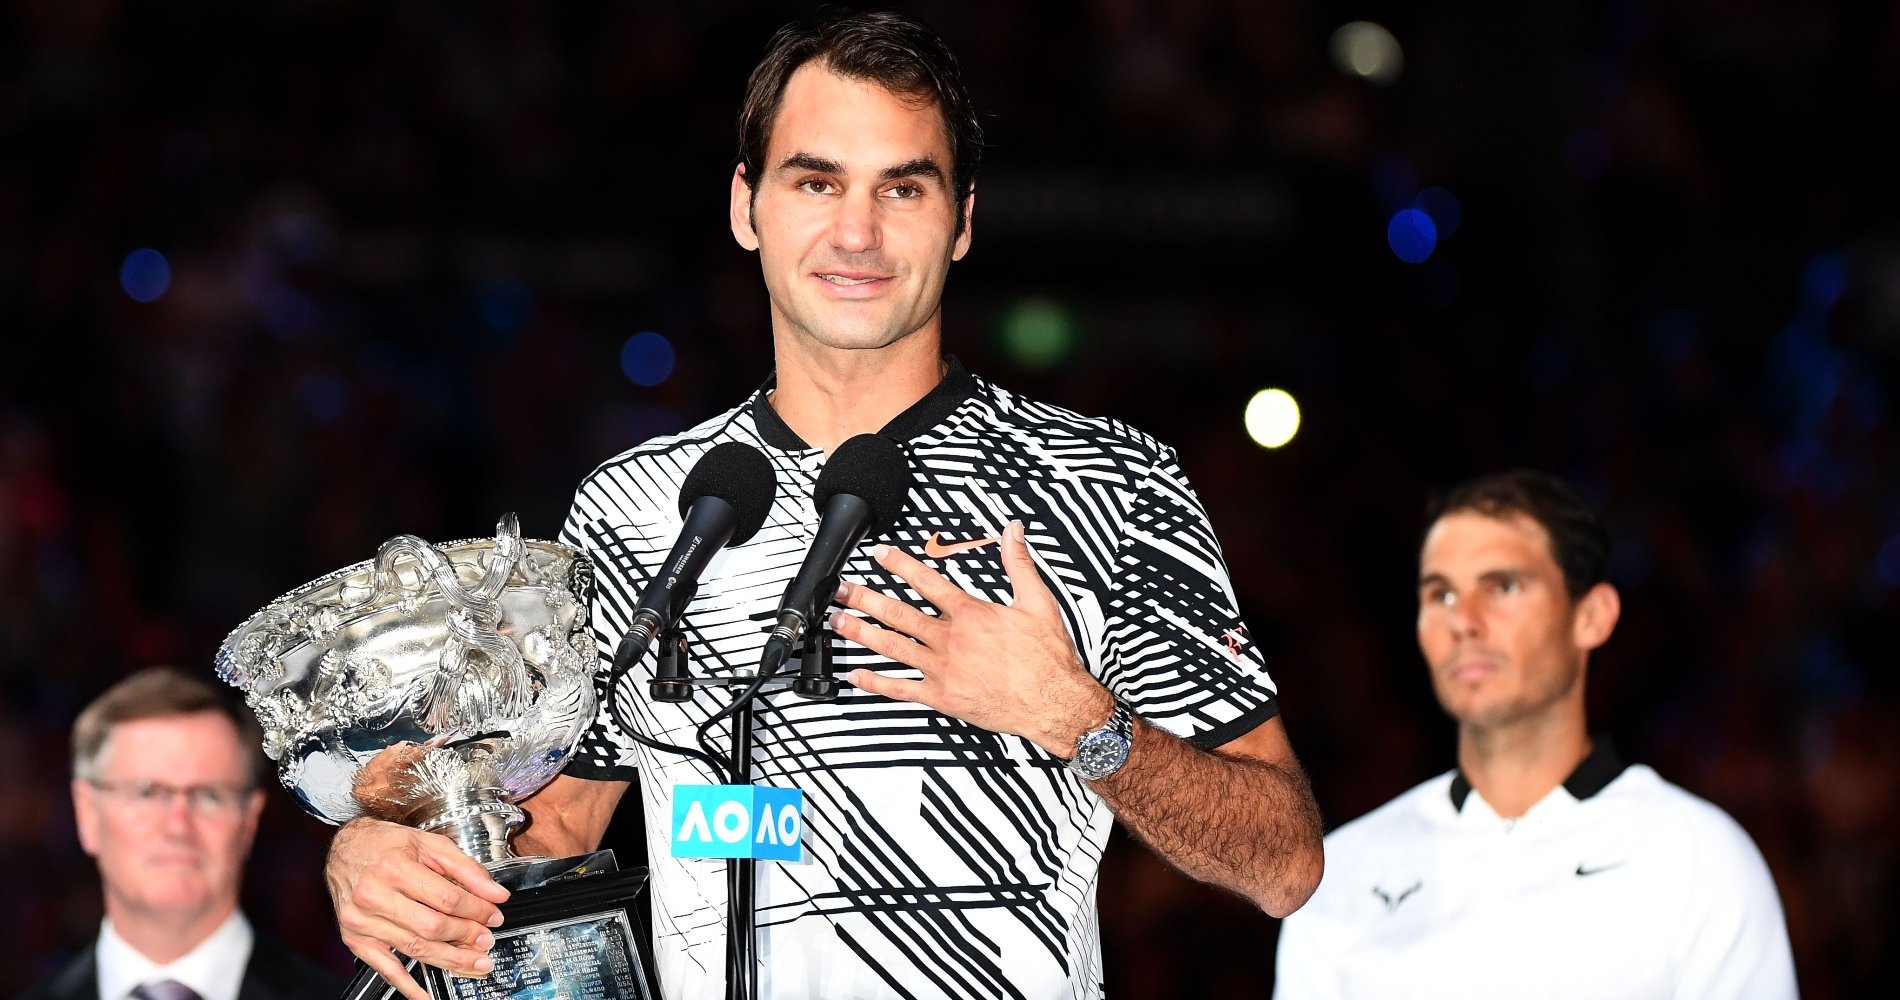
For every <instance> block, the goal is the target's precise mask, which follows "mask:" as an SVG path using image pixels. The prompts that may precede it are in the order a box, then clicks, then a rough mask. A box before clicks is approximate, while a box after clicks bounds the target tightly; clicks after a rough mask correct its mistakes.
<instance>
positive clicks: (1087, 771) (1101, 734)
mask: <svg viewBox="0 0 1900 1000" xmlns="http://www.w3.org/2000/svg"><path fill="white" fill-rule="evenodd" d="M1127 759H1128V740H1127V739H1126V738H1125V737H1123V736H1122V735H1121V734H1120V733H1116V732H1111V731H1109V730H1097V731H1095V732H1093V733H1090V734H1088V735H1087V736H1085V737H1083V738H1082V740H1081V742H1080V743H1079V744H1077V746H1076V748H1075V759H1074V760H1073V761H1071V762H1070V763H1069V766H1070V767H1072V768H1074V769H1075V771H1076V773H1077V774H1080V775H1081V776H1082V777H1084V778H1087V779H1088V780H1090V781H1099V780H1101V779H1102V778H1106V777H1108V776H1109V775H1111V774H1114V773H1115V772H1116V771H1117V770H1119V769H1120V768H1121V766H1122V761H1124V760H1127Z"/></svg>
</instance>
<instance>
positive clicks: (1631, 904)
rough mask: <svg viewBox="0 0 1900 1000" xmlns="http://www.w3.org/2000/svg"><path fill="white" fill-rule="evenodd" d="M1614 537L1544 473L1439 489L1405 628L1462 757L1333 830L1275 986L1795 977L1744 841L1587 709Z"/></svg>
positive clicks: (1295, 918)
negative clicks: (1622, 748)
mask: <svg viewBox="0 0 1900 1000" xmlns="http://www.w3.org/2000/svg"><path fill="white" fill-rule="evenodd" d="M1609 549H1610V537H1609V534H1608V532H1607V531H1605V530H1604V528H1603V526H1602V525H1601V523H1599V522H1598V520H1597V518H1596V517H1595V516H1594V515H1593V514H1592V513H1591V512H1590V511H1589V510H1588V509H1587V508H1585V507H1584V506H1583V504H1582V503H1581V502H1580V501H1579V500H1578V499H1577V497H1576V495H1575V493H1573V492H1572V491H1571V490H1570V488H1569V487H1568V486H1566V485H1565V484H1564V483H1563V482H1562V481H1560V480H1558V479H1556V478H1555V477H1552V476H1548V475H1544V474H1541V473H1535V472H1513V473H1506V474H1503V475H1499V476H1493V477H1490V478H1487V479H1481V480H1478V481H1476V482H1472V483H1469V484H1466V485H1464V486H1461V487H1459V488H1458V489H1456V490H1454V491H1453V492H1452V493H1451V494H1449V495H1448V496H1447V497H1446V498H1445V499H1444V500H1443V501H1442V502H1441V503H1440V504H1439V505H1438V510H1437V513H1436V516H1435V517H1434V519H1433V521H1432V524H1431V527H1430V529H1429V530H1428V531H1427V533H1426V535H1425V540H1424V545H1423V549H1422V551H1421V552H1420V555H1419V582H1418V588H1419V589H1418V596H1419V603H1418V607H1419V612H1418V640H1419V648H1420V649H1421V650H1422V651H1423V652H1424V654H1425V660H1426V663H1427V665H1428V666H1429V668H1430V671H1431V679H1432V686H1433V688H1434V690H1435V692H1436V693H1437V696H1438V701H1439V704H1441V705H1442V706H1444V709H1445V711H1446V713H1447V714H1449V715H1450V716H1451V717H1452V718H1453V719H1455V720H1456V721H1457V723H1458V768H1457V770H1455V771H1452V772H1449V773H1447V774H1442V775H1440V776H1438V777H1436V778H1433V779H1432V780H1430V781H1427V782H1425V783H1424V784H1422V785H1419V786H1418V787H1416V788H1414V789H1412V790H1411V791H1408V792H1406V793H1405V794H1403V795H1400V796H1399V797H1398V798H1396V799H1394V800H1392V801H1391V802H1388V803H1386V804H1385V805H1384V806H1381V807H1380V808H1378V809H1376V810H1374V811H1373V812H1371V813H1370V814H1368V815H1366V816H1364V817H1362V818H1360V819H1358V820H1355V821H1354V822H1352V823H1348V824H1346V825H1345V826H1343V827H1341V828H1339V829H1338V830H1336V831H1334V832H1333V833H1332V834H1331V835H1330V836H1328V837H1327V838H1326V874H1325V877H1324V878H1323V879H1322V880H1321V883H1320V887H1319V890H1318V892H1316V893H1315V894H1314V896H1313V898H1312V900H1311V901H1310V902H1308V903H1307V905H1306V907H1305V908H1304V909H1302V910H1300V911H1299V912H1297V913H1295V914H1293V915H1292V916H1290V917H1288V918H1287V920H1286V923H1285V924H1284V926H1283V928H1282V930H1281V934H1280V951H1279V968H1278V977H1277V981H1276V988H1275V993H1274V995H1275V996H1276V997H1278V998H1281V1000H1309V998H1343V997H1396V996H1404V997H1412V998H1422V997H1459V998H1470V997H1530V996H1535V997H1545V998H1552V997H1577V998H1584V997H1619V998H1636V997H1658V998H1665V997H1667V998H1685V1000H1686V998H1726V997H1763V998H1784V997H1793V996H1795V993H1796V990H1795V979H1794V963H1793V959H1792V957H1791V954H1790V951H1789V947H1788V934H1787V928H1786V926H1785V924H1784V923H1783V920H1782V913H1781V903H1780V900H1779V898H1778V897H1777V895H1776V893H1775V885H1774V881H1773V880H1772V879H1771V878H1770V876H1769V873H1768V868H1767V866H1766V865H1765V864H1763V862H1762V858H1761V854H1760V852H1758V851H1757V850H1756V849H1755V845H1754V842H1753V841H1751V840H1750V839H1749V837H1748V835H1747V834H1746V833H1745V832H1743V830H1742V828H1741V827H1740V826H1739V825H1737V824H1736V823H1735V821H1734V820H1732V819H1730V818H1729V817H1728V815H1727V814H1725V813H1723V812H1722V811H1721V810H1720V809H1718V808H1716V807H1715V806H1713V805H1711V804H1709V803H1708V802H1705V801H1703V800H1702V799H1699V798H1697V797H1695V796H1694V795H1691V794H1689V793H1688V792H1686V791H1683V790H1682V789H1680V788H1677V787H1676V786H1674V785H1672V784H1670V783H1668V782H1667V781H1664V780H1663V779H1662V778H1661V777H1659V776H1658V775H1657V774H1656V772H1655V771H1652V770H1650V769H1649V768H1647V767H1644V766H1641V765H1626V764H1624V763H1623V762H1622V761H1621V760H1619V759H1618V758H1617V756H1616V752H1615V750H1614V749H1612V748H1611V747H1610V746H1609V744H1608V742H1607V741H1605V740H1603V739H1600V738H1599V739H1595V740H1593V739H1592V738H1591V736H1590V733H1589V730H1588V729H1587V728H1586V725H1585V720H1584V679H1585V675H1586V672H1587V666H1588V663H1589V659H1590V654H1591V652H1593V651H1594V650H1596V648H1597V647H1598V646H1601V645H1602V644H1603V643H1604V641H1605V640H1607V639H1609V637H1610V633H1611V632H1612V631H1613V630H1614V629H1615V627H1616V622H1617V617H1618V614H1619V612H1620V610H1621V604H1620V599H1619V597H1618V595H1617V592H1616V588H1614V587H1612V586H1611V585H1610V584H1609V583H1608V582H1606V580H1605V571H1606V568H1607V565H1608V562H1609Z"/></svg>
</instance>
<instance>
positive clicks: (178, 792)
mask: <svg viewBox="0 0 1900 1000" xmlns="http://www.w3.org/2000/svg"><path fill="white" fill-rule="evenodd" d="M72 743H73V784H72V789H73V818H74V821H75V825H76V826H77V827H78V831H79V841H80V843H81V845H83V846H84V847H85V849H86V853H87V854H90V855H92V857H93V859H94V860H96V861H97V862H98V864H99V882H100V886H101V887H102V888H103V890H104V893H105V919H104V920H103V921H102V922H101V923H100V927H99V937H98V939H97V940H96V941H95V942H94V943H93V944H92V946H91V947H88V948H86V949H85V950H84V951H83V952H81V953H80V954H79V956H78V957H76V958H75V959H74V960H73V961H72V962H70V963H69V964H68V965H67V966H66V967H65V968H63V969H61V970H60V971H58V972H57V973H55V974H54V975H53V976H52V977H51V978H49V979H47V980H45V981H44V982H42V983H40V984H39V985H38V986H36V987H34V988H33V989H31V990H28V991H27V992H26V993H25V994H23V996H22V1000H128V998H129V1000H334V998H335V997H336V996H338V995H339V994H340V993H342V991H343V980H342V979H341V978H340V977H339V976H337V975H336V974H335V973H333V972H331V971H330V970H328V969H325V968H323V967H321V966H319V965H316V964H315V963H313V962H310V961H308V960H306V959H304V958H301V957H299V956H297V955H295V954H293V953H291V952H289V951H287V950H285V949H284V948H283V947H282V946H281V945H277V944H274V943H272V942H270V941H268V940H266V939H264V938H261V937H259V936H257V935H256V934H255V933H254V932H253V931H252V929H251V925H250V922H249V921H248V920H246V919H245V917H244V914H243V912H242V911H240V910H239V909H238V889H239V885H240V883H241V881H242V875H243V868H244V859H245V857H246V856H247V855H248V854H249V853H250V849H251V838H252V837H253V836H254V835H255V834H256V832H257V819H258V815H259V814H260V813H261V812H262V811H263V809H264V793H263V791H261V790H260V789H259V787H258V785H259V779H260V777H261V774H260V772H261V770H262V764H261V761H260V755H259V753H258V746H259V739H258V736H257V732H256V723H254V722H253V721H252V720H250V719H249V718H247V717H246V716H245V715H243V714H242V713H241V712H240V711H239V710H238V709H237V708H235V707H234V706H233V705H232V704H231V703H230V702H228V701H226V700H225V697H224V694H223V692H221V691H220V690H219V689H218V688H216V687H214V686H212V685H211V684H210V683H208V682H206V681H202V680H198V679H197V678H194V677H190V676H188V675H186V674H183V673H181V672H179V671H177V670H173V669H170V668H164V667H158V668H152V669H149V670H144V671H141V672H139V673H137V674H134V675H132V676H131V677H128V678H126V679H125V680H123V681H121V682H119V683H118V684H116V685H114V686H113V687H112V688H111V689H110V690H108V691H107V692H106V693H105V694H103V695H100V696H99V697H98V698H97V699H96V700H94V701H93V702H92V704H90V705H87V706H86V708H85V710H84V711H83V712H81V713H80V714H79V719H78V721H77V722H76V723H75V724H74V726H73V735H72Z"/></svg>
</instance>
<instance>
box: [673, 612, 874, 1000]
mask: <svg viewBox="0 0 1900 1000" xmlns="http://www.w3.org/2000/svg"><path fill="white" fill-rule="evenodd" d="M836 589H837V585H836V584H835V583H834V584H833V585H832V587H831V590H836ZM827 592H828V591H827ZM679 620H680V619H679V616H677V615H676V616H674V619H673V621H674V624H671V625H668V626H667V627H666V629H665V630H664V631H662V632H661V633H660V642H659V653H660V664H659V669H658V670H656V680H654V681H653V682H651V683H652V684H653V685H654V687H653V691H652V694H653V696H654V697H655V699H656V700H660V701H686V700H688V699H689V698H690V697H691V694H690V691H691V689H692V688H700V687H723V688H727V689H729V690H733V691H737V692H739V697H740V698H741V699H742V701H741V703H740V704H739V705H738V707H737V708H736V709H733V714H732V756H731V757H730V758H728V759H727V776H726V777H727V782H728V783H729V784H734V785H749V784H751V783H752V736H753V726H754V725H755V724H756V721H757V711H756V708H755V706H756V705H757V704H758V701H759V699H761V698H764V697H765V696H766V695H768V694H773V693H776V692H778V691H783V690H785V689H786V688H792V689H793V690H794V692H795V693H796V694H797V695H798V696H799V697H801V698H805V699H808V700H812V701H833V700H835V699H836V698H837V697H838V682H837V680H836V679H834V678H833V677H832V676H831V669H832V667H831V640H830V638H829V633H828V632H827V631H826V629H825V627H824V625H823V623H822V622H819V623H814V624H813V625H812V626H811V627H810V628H809V629H807V630H806V632H805V642H804V646H803V647H802V649H801V650H800V655H799V672H798V677H797V678H796V679H792V678H786V677H779V676H774V675H775V674H776V672H777V670H778V669H779V668H780V667H782V666H783V664H782V663H780V664H775V665H773V666H772V667H771V668H770V671H769V672H768V671H766V665H765V664H763V663H761V664H760V668H761V671H762V672H765V675H764V676H763V677H761V676H760V675H759V674H735V675H733V676H730V677H723V678H722V677H694V676H691V673H690V670H689V666H688V660H687V655H688V654H687V648H688V647H687V642H686V636H685V634H684V633H683V632H681V630H680V626H679V624H678V623H679ZM660 685H665V687H664V689H662V687H661V686H660ZM662 690H664V691H665V692H666V693H665V694H664V695H663V694H662V693H661V692H662ZM726 896H727V898H726V997H727V1000H755V998H757V997H758V995H759V963H758V957H757V953H756V950H755V948H756V941H757V934H758V860H757V859H756V858H732V859H730V860H729V861H728V862H727V864H726Z"/></svg>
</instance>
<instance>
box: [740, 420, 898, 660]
mask: <svg viewBox="0 0 1900 1000" xmlns="http://www.w3.org/2000/svg"><path fill="white" fill-rule="evenodd" d="M914 478H915V477H914V476H912V475H911V471H910V462H909V460H908V459H906V458H905V457H904V449H903V448H901V447H899V446H898V444H897V442H895V441H893V440H891V439H890V438H887V437H882V436H880V435H877V434H860V435H858V436H857V437H854V438H851V439H850V440H848V441H846V442H845V443H843V444H841V445H839V446H838V449H837V450H836V451H834V452H832V453H831V458H830V459H829V460H828V461H826V462H825V469H824V471H823V472H820V473H819V474H818V485H817V486H816V487H815V488H814V489H813V490H812V498H811V500H812V506H814V507H816V508H817V509H818V515H819V516H818V537H816V538H814V539H812V543H811V548H810V549H809V550H807V551H806V553H805V563H804V565H802V566H800V567H798V575H797V576H794V577H792V582H791V583H790V584H789V585H787V586H786V588H785V596H784V597H782V598H780V599H779V604H778V623H777V624H776V625H774V626H773V628H772V635H771V638H769V639H767V640H766V641H765V654H764V655H763V656H762V657H761V658H760V660H759V673H760V674H761V675H766V676H769V675H770V674H772V673H773V672H775V671H777V670H778V668H779V667H780V666H782V665H784V663H785V660H786V658H788V657H789V656H791V653H792V648H793V647H794V646H796V645H797V644H798V641H799V639H800V638H802V637H803V636H804V634H805V630H806V628H808V627H810V626H811V625H812V624H813V623H814V622H815V621H816V620H817V619H818V616H819V615H820V614H822V613H823V611H824V609H825V608H827V607H829V606H830V605H831V597H832V595H833V594H834V593H836V592H837V590H838V571H839V570H841V569H843V568H844V561H845V560H846V559H847V558H849V557H850V555H851V552H852V550H854V549H856V548H857V547H858V543H860V542H862V541H864V539H865V538H866V537H868V536H871V535H876V534H879V533H881V532H883V531H885V530H886V529H888V528H890V526H891V525H893V524H896V523H897V515H898V514H899V513H901V512H902V511H903V509H904V501H905V499H907V498H908V497H909V496H910V487H911V483H912V481H913V480H914Z"/></svg>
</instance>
